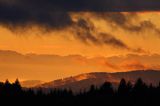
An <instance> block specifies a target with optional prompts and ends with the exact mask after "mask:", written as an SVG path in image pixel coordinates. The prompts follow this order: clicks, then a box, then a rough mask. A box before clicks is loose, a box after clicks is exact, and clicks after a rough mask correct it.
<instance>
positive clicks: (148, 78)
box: [23, 70, 160, 92]
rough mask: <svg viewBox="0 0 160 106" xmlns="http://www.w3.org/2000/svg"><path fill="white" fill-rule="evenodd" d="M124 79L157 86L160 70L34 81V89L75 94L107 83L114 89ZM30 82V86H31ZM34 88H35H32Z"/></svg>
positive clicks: (100, 73)
mask: <svg viewBox="0 0 160 106" xmlns="http://www.w3.org/2000/svg"><path fill="white" fill-rule="evenodd" d="M122 78H124V79H126V81H131V82H132V83H134V82H135V81H136V80H137V79H138V78H142V79H143V81H144V82H145V83H147V84H150V83H152V84H153V85H156V84H158V83H159V81H160V71H158V70H137V71H130V72H117V73H105V72H95V73H87V74H81V75H77V76H73V77H68V78H64V79H58V80H54V81H51V82H47V83H43V84H42V82H40V81H33V85H35V87H34V88H44V89H53V88H60V89H64V88H66V89H71V90H73V91H74V92H77V91H81V90H88V89H89V87H90V86H91V85H96V86H100V85H101V84H103V83H104V82H106V81H109V82H111V83H112V84H113V86H114V87H116V86H118V84H119V82H120V80H121V79H122ZM31 83H32V82H31V81H30V82H29V83H28V84H29V85H32V84H31ZM23 85H25V83H23ZM32 87H33V86H32Z"/></svg>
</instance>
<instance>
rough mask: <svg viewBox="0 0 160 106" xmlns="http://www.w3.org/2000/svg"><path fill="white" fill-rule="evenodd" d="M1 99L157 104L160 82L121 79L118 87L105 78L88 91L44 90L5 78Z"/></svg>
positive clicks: (122, 105) (41, 102)
mask: <svg viewBox="0 0 160 106" xmlns="http://www.w3.org/2000/svg"><path fill="white" fill-rule="evenodd" d="M0 103H3V104H5V105H8V104H12V105H16V106H17V105H22V106H23V105H27V106H29V105H36V106H38V105H44V106H46V105H51V106H59V105H69V106H70V105H75V106H77V105H78V106H83V105H97V106H154V105H156V106H158V105H160V84H159V85H157V86H153V85H152V84H150V85H146V84H145V83H144V82H143V81H142V79H138V80H137V81H136V82H135V84H132V83H131V82H126V81H125V79H122V80H121V81H120V83H119V86H118V88H116V89H114V88H113V87H112V84H111V83H110V82H105V83H104V84H103V85H101V86H100V87H96V86H94V85H92V86H91V87H90V90H89V91H83V92H80V93H78V94H74V93H72V91H71V90H60V89H54V90H52V91H50V92H49V93H43V92H42V91H41V90H38V91H34V90H32V89H24V88H22V87H21V85H20V83H19V81H18V80H16V81H15V82H14V83H12V84H11V83H10V82H9V81H8V80H6V82H5V83H0ZM5 105H4V106H5Z"/></svg>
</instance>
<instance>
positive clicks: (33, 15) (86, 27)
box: [0, 0, 160, 50]
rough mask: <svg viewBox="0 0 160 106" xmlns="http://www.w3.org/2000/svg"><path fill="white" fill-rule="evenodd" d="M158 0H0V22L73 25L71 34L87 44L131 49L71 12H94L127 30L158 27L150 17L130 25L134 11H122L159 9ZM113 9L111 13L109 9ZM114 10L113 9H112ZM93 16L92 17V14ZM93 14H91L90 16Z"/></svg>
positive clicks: (7, 24) (52, 27)
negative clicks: (75, 19) (73, 15)
mask: <svg viewBox="0 0 160 106" xmlns="http://www.w3.org/2000/svg"><path fill="white" fill-rule="evenodd" d="M159 5H160V2H159V1H158V0H155V2H154V1H153V0H147V1H146V0H141V1H137V2H135V1H134V0H121V1H118V0H67V1H66V0H32V1H28V0H0V13H1V15H0V25H2V26H4V27H7V28H9V29H10V30H12V31H15V30H17V29H19V28H20V29H25V28H31V27H32V26H38V27H41V28H44V29H45V30H47V31H50V30H51V31H52V30H57V29H64V28H68V27H72V28H74V30H75V31H74V33H75V35H74V37H75V38H76V39H78V40H80V41H82V42H84V43H86V44H90V43H92V44H95V45H110V46H112V47H115V48H121V49H127V50H131V49H130V48H129V47H128V45H127V44H125V42H123V41H122V40H120V39H118V38H116V37H115V35H112V34H110V33H107V32H97V31H96V30H97V29H96V28H95V26H94V24H93V23H92V22H90V21H89V20H85V19H82V18H80V19H78V21H76V22H75V21H74V20H73V18H72V16H71V14H70V13H71V12H75V13H76V12H91V13H92V12H94V13H96V16H97V17H100V18H101V19H104V20H106V21H108V22H110V23H114V24H116V25H117V26H119V27H120V28H123V29H125V30H126V29H127V30H128V31H130V32H139V31H142V30H143V29H146V28H147V29H152V30H154V31H155V32H157V33H159V32H160V31H159V29H158V28H157V27H156V25H154V24H153V23H152V22H151V21H143V22H140V23H139V24H138V25H132V23H131V20H132V19H133V18H135V17H136V16H137V15H136V14H134V15H133V14H129V13H128V14H124V13H122V12H123V11H127V12H132V11H144V10H147V11H151V10H158V9H159ZM110 12H112V13H110ZM113 12H115V13H113ZM91 18H92V17H91ZM93 18H94V17H93Z"/></svg>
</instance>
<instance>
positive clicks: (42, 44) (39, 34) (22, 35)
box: [0, 12, 160, 80]
mask: <svg viewBox="0 0 160 106" xmlns="http://www.w3.org/2000/svg"><path fill="white" fill-rule="evenodd" d="M122 14H124V16H125V17H127V22H125V25H123V26H122V25H118V24H117V23H115V22H114V21H113V20H111V21H113V22H111V21H109V19H108V20H105V19H103V18H99V17H96V16H95V15H94V13H70V15H71V16H72V20H73V21H75V22H76V21H77V20H78V19H84V20H87V22H88V23H89V25H90V24H91V25H92V24H93V26H94V30H92V31H91V33H92V34H93V35H94V36H96V37H98V34H100V33H109V34H111V35H113V37H115V38H116V39H118V40H120V41H122V42H123V43H124V44H125V45H127V47H128V48H127V49H124V48H118V47H115V45H114V44H113V43H107V44H105V45H99V44H94V43H93V42H91V41H89V42H88V44H86V43H84V42H82V41H81V40H79V39H78V38H77V37H75V34H76V33H75V30H80V31H81V30H82V31H84V30H83V29H81V28H79V27H78V28H77V26H71V27H68V28H65V29H62V30H53V31H49V32H45V31H42V30H40V28H38V27H36V26H32V29H26V30H20V29H17V31H15V32H12V31H11V30H9V29H7V28H6V27H3V26H0V49H1V50H12V51H17V52H19V53H22V54H28V53H35V54H53V55H59V56H68V55H81V56H84V57H87V58H95V57H112V56H125V55H127V54H135V55H147V56H149V55H153V54H160V46H158V45H160V37H159V34H160V32H159V29H160V20H159V19H160V13H159V12H144V13H122ZM128 14H129V15H128ZM134 14H136V15H134ZM132 15H133V16H132ZM111 16H113V15H111ZM130 16H131V18H130ZM133 17H134V18H133ZM128 21H129V22H128ZM144 22H147V23H144ZM128 26H129V27H128ZM130 26H134V28H135V29H134V30H133V31H132V30H131V28H130ZM137 29H140V30H138V31H135V30H137ZM83 34H84V33H83ZM0 59H1V58H0ZM153 59H155V58H153ZM142 60H143V59H142ZM1 61H2V60H1ZM14 61H16V60H14ZM66 61H67V60H66ZM66 61H63V63H62V64H60V63H57V64H58V65H57V67H56V66H55V65H53V66H54V67H52V65H50V66H49V67H48V65H49V64H50V63H48V64H47V66H45V65H44V66H41V67H39V66H40V65H39V64H38V65H37V66H36V65H34V64H28V63H24V64H23V65H19V62H18V63H17V64H16V63H10V64H8V63H7V62H6V63H5V62H4V64H2V63H1V65H0V70H7V71H6V72H3V71H0V75H1V76H3V74H4V76H3V78H2V79H0V80H4V79H6V78H8V77H10V78H9V79H16V78H17V77H20V78H21V79H22V80H27V79H33V78H34V79H38V80H52V79H57V78H62V77H66V76H69V75H76V74H80V73H86V72H92V71H106V72H107V71H108V72H113V71H123V69H124V71H125V70H127V69H128V70H130V69H131V70H132V69H137V67H136V68H134V67H133V66H131V65H132V64H137V66H138V65H139V64H140V61H137V60H134V59H131V60H130V64H127V65H126V62H125V61H127V60H125V61H123V62H122V61H121V62H122V63H121V67H122V66H123V67H125V68H122V69H118V68H115V69H113V68H108V67H109V66H111V65H112V64H110V63H105V62H104V61H103V60H102V61H100V60H99V59H98V60H96V61H97V62H93V63H91V62H88V61H87V62H86V61H83V62H84V63H83V62H82V61H80V62H78V63H74V62H73V63H74V65H75V67H74V66H72V64H73V63H72V62H71V63H70V64H67V65H66V63H65V62H66ZM153 61H154V60H153ZM81 62H82V63H81ZM99 62H100V63H101V62H102V64H103V65H102V66H100V65H99V64H100V63H99ZM104 63H105V64H108V65H106V66H104ZM82 64H83V65H82ZM124 64H125V65H124ZM158 65H159V64H158V63H154V64H153V65H152V66H149V68H153V66H154V67H155V66H157V67H158ZM27 66H28V67H29V69H26V70H25V71H23V70H24V67H25V68H26V67H27ZM61 66H66V67H65V68H68V69H63V68H59V67H61ZM81 66H83V67H81ZM147 66H148V63H146V64H145V65H144V64H143V65H141V66H139V67H140V68H144V69H145V68H146V67H147ZM10 67H12V69H11V68H10ZM46 67H48V68H46ZM114 67H116V65H115V64H114ZM117 67H120V66H117ZM126 67H127V68H126ZM128 67H130V68H128ZM14 68H15V69H14ZM45 68H46V71H45ZM78 68H79V69H78ZM76 69H77V71H76ZM94 69H95V70H94ZM16 70H17V71H16ZM27 70H29V71H28V72H27ZM33 70H41V71H39V72H35V71H33ZM56 70H57V71H56ZM58 70H61V71H58ZM16 73H18V74H16ZM7 74H9V75H7ZM24 74H25V75H24ZM32 74H37V76H36V77H34V76H30V75H32ZM42 75H45V76H44V77H43V76H42ZM48 75H50V76H48ZM22 76H23V77H22ZM29 76H30V77H29ZM47 77H48V78H47Z"/></svg>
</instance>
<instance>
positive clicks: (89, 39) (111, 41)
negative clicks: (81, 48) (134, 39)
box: [73, 18, 129, 50]
mask: <svg viewBox="0 0 160 106" xmlns="http://www.w3.org/2000/svg"><path fill="white" fill-rule="evenodd" d="M73 28H74V29H73V32H74V33H75V34H74V36H75V38H78V39H79V40H80V41H82V42H84V43H86V44H90V43H91V44H95V45H98V46H102V45H109V46H111V47H114V48H119V49H126V50H128V49H129V47H128V46H127V45H126V44H125V43H124V42H123V41H121V40H120V39H117V38H116V37H115V36H114V35H112V34H109V33H106V32H97V31H96V30H97V29H96V28H95V26H94V24H93V23H92V22H91V21H90V20H85V19H82V18H80V19H78V20H77V22H75V27H73Z"/></svg>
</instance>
